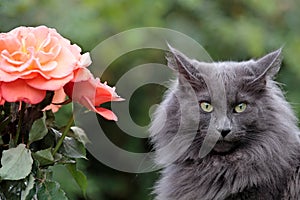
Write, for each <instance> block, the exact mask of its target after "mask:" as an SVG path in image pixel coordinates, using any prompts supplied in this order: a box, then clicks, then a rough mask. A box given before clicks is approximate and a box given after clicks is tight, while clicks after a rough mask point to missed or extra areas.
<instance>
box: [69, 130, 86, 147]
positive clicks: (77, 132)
mask: <svg viewBox="0 0 300 200" xmlns="http://www.w3.org/2000/svg"><path fill="white" fill-rule="evenodd" d="M70 129H71V130H72V132H73V133H74V137H75V138H76V139H77V140H78V141H79V142H81V143H83V144H84V145H86V144H87V143H91V141H90V140H89V138H88V137H87V135H86V134H85V132H84V130H83V129H82V128H79V127H78V126H72V127H71V128H70Z"/></svg>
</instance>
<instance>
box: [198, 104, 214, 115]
mask: <svg viewBox="0 0 300 200" xmlns="http://www.w3.org/2000/svg"><path fill="white" fill-rule="evenodd" d="M200 107H201V109H202V110H203V111H204V112H207V113H210V112H212V111H213V109H214V107H213V106H212V105H211V104H210V103H208V102H201V103H200Z"/></svg>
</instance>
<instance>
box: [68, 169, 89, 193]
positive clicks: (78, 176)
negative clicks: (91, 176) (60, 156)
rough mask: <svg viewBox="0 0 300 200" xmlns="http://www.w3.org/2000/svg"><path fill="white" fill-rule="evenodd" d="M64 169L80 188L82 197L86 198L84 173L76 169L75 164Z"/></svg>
mask: <svg viewBox="0 0 300 200" xmlns="http://www.w3.org/2000/svg"><path fill="white" fill-rule="evenodd" d="M66 168H67V169H68V170H69V172H70V174H71V175H72V176H73V178H74V179H75V181H76V183H77V184H78V186H79V187H80V189H81V191H82V193H83V196H84V197H86V188H87V178H86V176H85V175H84V173H83V172H82V171H80V170H78V169H77V167H76V164H67V165H66Z"/></svg>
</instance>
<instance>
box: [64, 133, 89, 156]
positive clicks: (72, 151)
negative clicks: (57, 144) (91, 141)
mask: <svg viewBox="0 0 300 200" xmlns="http://www.w3.org/2000/svg"><path fill="white" fill-rule="evenodd" d="M60 152H61V153H62V154H64V155H65V156H68V157H70V158H85V159H86V150H85V147H84V145H83V144H82V143H81V142H79V141H78V140H76V139H75V138H71V137H65V139H64V142H63V145H62V147H61V148H60Z"/></svg>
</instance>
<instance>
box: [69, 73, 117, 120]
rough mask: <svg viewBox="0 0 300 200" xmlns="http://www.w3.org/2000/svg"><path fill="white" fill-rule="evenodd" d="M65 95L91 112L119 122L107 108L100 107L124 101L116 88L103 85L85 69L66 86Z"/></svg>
mask: <svg viewBox="0 0 300 200" xmlns="http://www.w3.org/2000/svg"><path fill="white" fill-rule="evenodd" d="M64 90H65V93H66V94H67V95H68V96H69V98H71V99H72V100H73V101H75V102H78V103H80V104H81V105H83V106H85V107H86V108H88V109H89V110H91V111H94V112H96V113H98V114H100V115H101V116H103V117H104V118H106V119H108V120H115V121H117V119H118V118H117V116H116V115H115V114H114V113H113V112H112V111H111V110H108V109H106V108H102V107H100V105H101V104H103V103H106V102H110V101H122V100H123V99H122V98H120V97H119V96H118V95H117V93H116V92H115V88H112V87H110V86H108V85H107V84H106V83H101V82H100V80H99V78H94V77H93V75H92V74H91V73H90V72H89V71H88V70H87V69H85V68H82V69H79V70H78V71H77V73H76V76H75V78H74V79H73V80H72V81H71V82H69V83H67V84H66V85H65V86H64Z"/></svg>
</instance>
